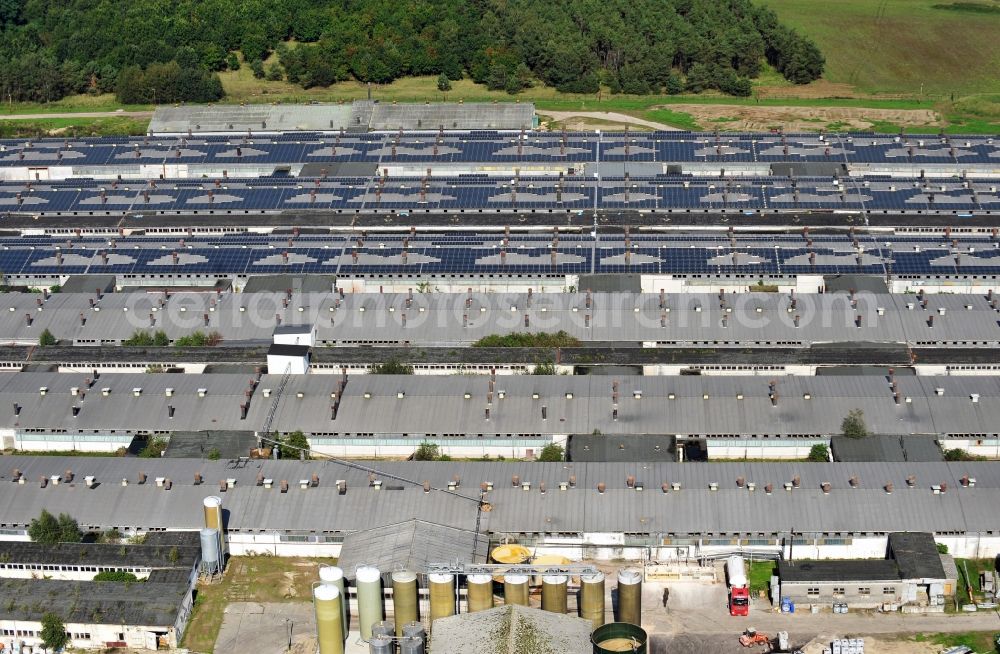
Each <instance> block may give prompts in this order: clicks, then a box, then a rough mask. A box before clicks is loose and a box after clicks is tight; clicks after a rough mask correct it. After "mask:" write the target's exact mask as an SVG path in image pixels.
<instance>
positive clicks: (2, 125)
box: [0, 112, 149, 138]
mask: <svg viewBox="0 0 1000 654" xmlns="http://www.w3.org/2000/svg"><path fill="white" fill-rule="evenodd" d="M48 113H53V112H48ZM148 126H149V120H148V119H144V118H143V119H140V118H128V117H116V116H112V117H108V118H88V117H84V118H45V115H44V113H40V114H39V117H38V118H37V119H31V120H3V118H2V117H0V138H16V137H40V136H60V135H63V134H65V135H67V136H129V135H136V134H145V133H146V128H147V127H148Z"/></svg>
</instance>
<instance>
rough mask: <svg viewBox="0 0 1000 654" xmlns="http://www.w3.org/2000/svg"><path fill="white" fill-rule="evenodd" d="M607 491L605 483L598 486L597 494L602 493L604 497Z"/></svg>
mask: <svg viewBox="0 0 1000 654" xmlns="http://www.w3.org/2000/svg"><path fill="white" fill-rule="evenodd" d="M605 490H607V485H606V484H605V483H604V482H603V481H602V482H600V483H598V484H597V492H598V493H600V494H601V495H603V494H604V491H605Z"/></svg>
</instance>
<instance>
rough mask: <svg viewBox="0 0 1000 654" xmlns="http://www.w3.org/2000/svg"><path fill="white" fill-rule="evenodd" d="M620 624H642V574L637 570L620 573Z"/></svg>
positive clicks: (631, 569)
mask: <svg viewBox="0 0 1000 654" xmlns="http://www.w3.org/2000/svg"><path fill="white" fill-rule="evenodd" d="M618 622H626V623H628V624H634V625H640V624H641V622H642V572H641V571H640V570H637V569H636V568H623V569H621V570H619V571H618Z"/></svg>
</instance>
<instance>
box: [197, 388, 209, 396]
mask: <svg viewBox="0 0 1000 654" xmlns="http://www.w3.org/2000/svg"><path fill="white" fill-rule="evenodd" d="M207 394H208V389H207V388H199V389H198V397H205V395H207Z"/></svg>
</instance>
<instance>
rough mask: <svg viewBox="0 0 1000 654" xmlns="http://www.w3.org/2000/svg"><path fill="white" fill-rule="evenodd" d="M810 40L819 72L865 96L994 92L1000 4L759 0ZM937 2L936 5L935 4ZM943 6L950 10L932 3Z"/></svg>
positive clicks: (982, 0) (975, 0)
mask: <svg viewBox="0 0 1000 654" xmlns="http://www.w3.org/2000/svg"><path fill="white" fill-rule="evenodd" d="M758 2H760V3H761V4H763V5H766V6H768V7H770V8H772V9H773V10H774V11H775V12H776V13H777V14H778V18H780V19H781V20H782V21H783V22H784V23H786V24H787V25H789V26H791V27H793V28H795V29H797V30H799V31H800V32H802V33H804V34H806V35H808V36H810V37H811V38H813V39H814V40H815V41H816V43H817V44H818V45H819V48H820V50H822V52H823V54H824V55H825V56H826V62H827V66H826V75H825V77H826V78H827V79H828V80H829V81H831V82H835V83H842V84H850V85H853V86H854V87H856V88H857V90H858V91H861V92H865V93H890V94H907V95H913V96H919V94H920V92H921V87H923V92H924V93H926V94H935V95H937V96H939V97H948V98H949V99H950V97H951V94H952V93H954V94H955V96H956V98H957V97H958V96H966V95H970V94H976V93H998V92H1000V75H998V73H997V71H998V70H1000V46H998V43H997V37H998V35H1000V11H962V10H956V8H955V6H956V5H958V4H978V5H982V6H983V7H986V8H1000V4H998V3H996V2H993V0H966V2H964V3H958V2H956V1H955V0H838V1H837V2H817V0H758ZM936 6H937V7H936ZM939 7H950V8H939Z"/></svg>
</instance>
